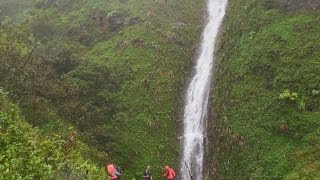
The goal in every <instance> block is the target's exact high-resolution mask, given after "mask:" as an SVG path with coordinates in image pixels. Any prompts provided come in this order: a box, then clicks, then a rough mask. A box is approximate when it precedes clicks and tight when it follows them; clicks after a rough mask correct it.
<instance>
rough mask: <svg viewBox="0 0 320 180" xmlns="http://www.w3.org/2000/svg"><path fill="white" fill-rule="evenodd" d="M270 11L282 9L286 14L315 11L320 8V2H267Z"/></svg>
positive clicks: (303, 0) (299, 0) (288, 0)
mask: <svg viewBox="0 0 320 180" xmlns="http://www.w3.org/2000/svg"><path fill="white" fill-rule="evenodd" d="M266 6H267V8H268V9H274V8H276V9H280V10H283V11H285V12H305V11H314V10H316V9H318V8H320V0H267V1H266Z"/></svg>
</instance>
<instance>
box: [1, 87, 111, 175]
mask: <svg viewBox="0 0 320 180" xmlns="http://www.w3.org/2000/svg"><path fill="white" fill-rule="evenodd" d="M0 135H1V136H0V137H1V138H0V144H1V146H0V150H1V156H0V172H1V174H0V178H1V179H39V178H40V179H65V178H71V179H76V178H80V177H84V176H85V172H86V170H89V171H90V174H92V175H91V178H92V179H104V178H103V177H104V176H105V173H104V170H103V168H102V167H97V166H95V165H93V164H92V162H90V161H88V160H86V159H84V158H83V157H85V154H86V153H88V152H89V147H87V146H86V145H84V144H82V143H79V142H78V143H77V144H70V142H69V141H66V140H65V139H64V138H63V137H61V136H58V135H54V136H49V137H48V136H46V135H44V134H43V132H42V131H40V130H39V129H37V128H32V127H31V126H30V125H29V124H28V123H26V122H25V121H24V119H23V118H22V117H21V112H20V110H19V109H18V108H17V107H16V106H15V105H14V104H12V103H11V102H10V101H9V100H8V99H7V96H6V94H5V93H4V92H3V90H0Z"/></svg>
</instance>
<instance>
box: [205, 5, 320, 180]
mask: <svg viewBox="0 0 320 180" xmlns="http://www.w3.org/2000/svg"><path fill="white" fill-rule="evenodd" d="M319 24H320V8H319V1H317V0H310V1H293V0H266V1H249V0H246V1H230V2H229V7H228V10H227V15H226V18H225V21H224V25H223V27H222V29H221V35H220V41H219V43H218V44H217V46H218V50H217V52H216V53H217V56H218V59H217V64H216V69H215V77H216V79H215V80H214V87H213V92H214V93H213V95H212V98H211V103H212V104H211V105H212V106H211V111H210V112H211V118H209V122H211V123H210V125H209V126H210V127H209V132H211V133H209V135H208V136H209V137H208V142H209V146H208V149H209V150H208V153H207V159H208V161H207V162H208V166H207V167H208V174H207V177H208V178H207V179H212V178H216V179H302V178H310V179H316V178H317V177H320V174H319V172H320V166H319V159H318V158H317V157H319V152H320V151H319V150H320V138H319V137H320V136H319V132H320V122H319V118H320V96H319V90H320V84H319V82H320V76H319V75H320V74H319V72H320V71H319V70H320V59H319V57H320V51H319V50H320V44H319V42H320V27H319Z"/></svg>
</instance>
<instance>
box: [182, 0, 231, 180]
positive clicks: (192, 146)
mask: <svg viewBox="0 0 320 180" xmlns="http://www.w3.org/2000/svg"><path fill="white" fill-rule="evenodd" d="M227 3H228V1H227V0H208V4H207V9H208V15H209V16H208V24H207V25H206V27H205V29H204V31H203V34H202V42H201V49H200V55H199V57H198V59H197V65H196V67H195V74H194V76H193V77H192V80H191V82H190V85H189V88H188V90H187V94H186V104H185V108H184V135H183V156H182V158H181V164H180V167H181V178H182V180H202V179H203V154H204V136H205V134H206V130H205V122H206V115H207V105H208V98H209V91H210V81H211V74H212V72H211V71H212V69H213V67H212V66H213V60H214V57H213V52H214V45H215V40H216V36H217V34H218V31H219V27H220V25H221V22H222V19H223V17H224V15H225V10H226V6H227Z"/></svg>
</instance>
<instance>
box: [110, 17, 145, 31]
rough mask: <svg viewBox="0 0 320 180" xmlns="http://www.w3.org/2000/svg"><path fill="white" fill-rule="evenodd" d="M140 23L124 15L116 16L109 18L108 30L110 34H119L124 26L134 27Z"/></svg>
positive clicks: (136, 19)
mask: <svg viewBox="0 0 320 180" xmlns="http://www.w3.org/2000/svg"><path fill="white" fill-rule="evenodd" d="M139 22H140V20H139V19H138V18H129V17H127V16H125V15H123V14H116V15H114V16H112V17H109V18H108V28H109V31H110V32H117V31H118V30H119V29H120V28H122V27H123V26H133V25H135V24H138V23H139Z"/></svg>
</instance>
